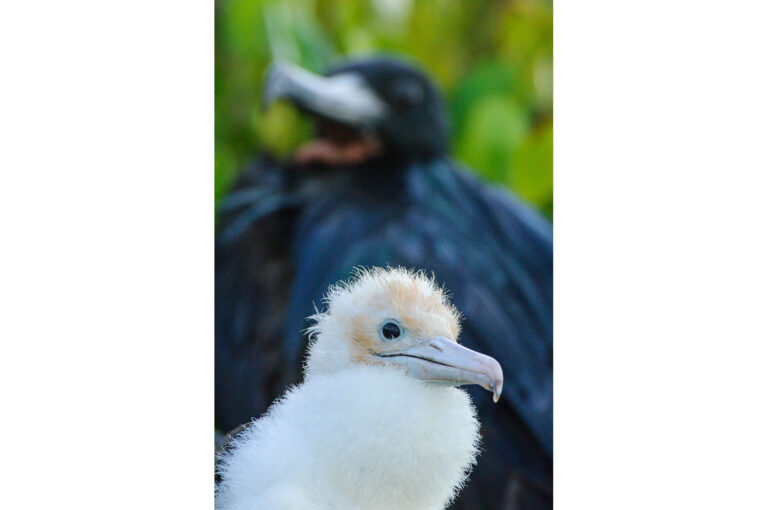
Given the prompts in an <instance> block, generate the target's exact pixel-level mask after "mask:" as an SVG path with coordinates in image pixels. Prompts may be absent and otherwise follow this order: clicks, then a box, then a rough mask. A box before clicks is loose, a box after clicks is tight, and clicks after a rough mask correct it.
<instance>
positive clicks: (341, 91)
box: [263, 62, 387, 129]
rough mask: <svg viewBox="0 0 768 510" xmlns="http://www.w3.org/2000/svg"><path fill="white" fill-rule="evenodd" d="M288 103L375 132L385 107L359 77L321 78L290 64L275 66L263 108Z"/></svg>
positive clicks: (347, 75)
mask: <svg viewBox="0 0 768 510" xmlns="http://www.w3.org/2000/svg"><path fill="white" fill-rule="evenodd" d="M278 99H286V100H288V101H290V102H292V103H294V104H295V105H296V106H298V107H299V108H303V109H304V110H307V111H309V112H310V113H313V114H315V115H320V116H322V117H326V118H328V119H331V120H334V121H337V122H340V123H342V124H347V125H349V126H352V127H356V128H369V129H372V128H374V127H375V126H376V125H377V124H378V123H379V122H380V121H381V120H382V119H383V118H384V116H385V114H386V112H387V106H386V104H385V103H384V102H383V101H382V100H381V99H380V98H379V97H378V96H377V95H376V93H375V92H374V91H373V90H372V89H371V88H370V87H369V86H368V85H367V84H366V82H365V80H364V79H363V78H362V77H361V76H360V75H358V74H356V73H351V72H350V73H343V74H338V75H334V76H328V77H326V76H320V75H317V74H314V73H311V72H309V71H306V70H304V69H302V68H300V67H298V66H295V65H293V64H289V63H287V62H279V63H275V64H273V65H272V67H271V69H270V70H269V72H268V74H267V82H266V87H265V90H264V97H263V105H264V107H265V108H266V107H268V106H269V105H271V104H272V103H273V102H275V101H276V100H278Z"/></svg>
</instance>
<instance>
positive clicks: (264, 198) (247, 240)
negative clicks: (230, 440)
mask: <svg viewBox="0 0 768 510" xmlns="http://www.w3.org/2000/svg"><path fill="white" fill-rule="evenodd" d="M264 97H265V102H266V103H267V104H269V103H271V102H272V101H274V100H276V99H279V98H282V99H286V100H288V101H290V102H292V103H293V104H295V105H296V106H297V107H299V108H300V109H301V110H303V111H304V112H306V113H307V114H309V115H311V116H313V117H314V118H315V119H316V120H317V125H318V130H317V137H316V138H315V139H314V140H312V141H310V142H309V143H308V144H306V145H305V146H304V147H302V148H300V149H299V150H298V151H297V153H296V154H295V155H294V157H293V158H292V160H291V161H290V162H278V161H275V160H273V159H269V158H262V159H259V160H258V161H256V162H255V163H254V164H253V165H251V166H250V167H249V168H248V169H247V170H246V172H245V173H244V175H243V176H242V178H241V179H240V181H239V183H238V184H237V185H236V186H235V189H234V190H233V191H232V192H231V193H230V195H229V196H228V197H227V198H226V199H225V201H224V202H223V204H222V206H221V208H220V217H219V225H218V232H217V244H216V424H217V427H219V428H220V429H222V430H230V429H232V428H234V427H237V426H238V425H240V424H242V423H244V422H247V421H249V420H250V419H251V418H252V417H255V416H259V415H260V414H261V413H263V412H264V411H265V410H266V408H267V406H268V405H269V404H270V403H271V402H272V401H273V400H274V399H275V398H276V397H278V396H279V395H280V394H281V393H282V392H283V391H284V390H285V388H286V387H287V386H288V385H289V384H294V383H297V382H299V380H300V370H301V363H302V359H303V356H304V350H305V347H306V344H307V338H306V335H305V334H304V333H303V332H302V330H303V329H304V328H305V327H306V325H307V324H306V322H305V318H306V317H307V316H309V315H311V314H312V313H314V310H313V309H312V308H310V307H308V306H307V303H313V302H314V303H317V304H318V305H319V304H320V303H321V298H322V295H323V292H324V291H325V290H326V288H327V287H328V285H329V284H330V283H333V282H336V281H338V280H340V279H344V278H346V277H348V276H349V274H350V272H351V271H352V269H353V268H354V267H356V266H386V265H391V266H397V265H400V266H405V267H410V268H417V269H425V270H427V271H430V272H434V274H435V276H436V277H437V279H438V280H439V281H441V282H443V283H444V284H445V286H446V288H447V289H448V290H449V291H450V292H451V293H452V295H453V297H452V300H453V302H454V303H455V305H456V306H457V307H458V309H459V310H460V311H461V312H462V313H463V315H464V317H465V320H464V324H463V332H462V335H461V341H462V343H463V344H464V345H466V346H467V347H469V348H470V349H473V350H477V351H480V352H485V353H488V354H489V355H491V356H493V357H494V358H496V359H497V360H498V361H499V362H500V363H501V365H502V367H503V369H504V378H505V387H504V393H503V395H502V401H501V402H500V403H499V404H498V405H493V404H492V403H491V401H490V399H487V398H482V396H481V395H480V393H479V392H480V391H482V390H477V389H472V388H470V389H469V392H470V394H471V395H472V397H473V400H474V402H475V404H476V405H477V407H478V412H479V415H480V422H481V423H482V431H481V432H482V435H483V450H484V451H483V453H482V455H481V456H480V458H479V461H478V465H477V467H476V468H475V470H474V472H473V474H472V475H471V476H470V481H469V483H468V485H467V487H466V488H465V489H464V490H463V491H462V493H461V496H460V497H459V498H458V500H457V501H456V502H455V503H454V505H453V506H452V508H456V509H459V508H461V509H469V508H472V509H478V508H493V509H498V508H516V509H517V508H524V509H538V508H551V506H552V228H551V225H550V224H549V223H548V222H547V221H545V220H543V219H542V218H541V217H540V216H539V215H538V214H537V213H535V212H534V211H532V210H531V209H530V208H529V207H527V206H526V205H524V204H523V203H521V202H520V201H519V200H518V199H517V198H516V197H514V196H513V195H511V194H509V193H507V192H505V191H501V190H497V189H493V188H491V187H489V186H487V185H485V184H483V183H481V182H480V181H479V180H478V179H476V178H475V177H473V176H471V175H470V174H469V173H467V172H465V171H464V170H462V169H461V168H460V167H459V166H458V165H457V164H456V163H454V162H452V161H451V160H450V159H449V157H448V154H447V153H448V137H449V134H448V123H447V119H446V113H445V107H444V104H443V101H442V99H441V97H440V95H439V94H438V92H437V90H436V89H435V87H434V86H433V85H432V83H431V82H430V81H429V80H428V79H427V78H426V77H425V76H424V74H423V73H422V72H420V71H419V70H417V69H416V68H414V67H413V66H411V65H409V64H407V63H405V62H403V61H400V60H397V59H392V58H368V59H363V60H356V61H351V62H347V63H344V64H342V65H340V66H337V67H335V68H333V69H332V70H331V71H330V72H328V73H327V74H326V76H318V75H314V74H312V73H309V72H307V71H304V70H302V69H300V68H298V67H295V66H293V65H288V64H278V65H275V66H274V67H273V69H272V70H271V72H270V73H269V77H268V80H267V84H266V90H265V94H264Z"/></svg>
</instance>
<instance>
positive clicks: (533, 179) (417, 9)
mask: <svg viewBox="0 0 768 510" xmlns="http://www.w3.org/2000/svg"><path fill="white" fill-rule="evenodd" d="M372 52H391V53H398V54H404V55H406V56H408V57H410V58H411V59H412V60H415V61H416V62H417V63H418V64H419V65H420V66H422V67H423V68H424V69H426V70H428V72H429V73H430V74H431V76H432V78H433V79H434V80H436V81H437V83H438V85H439V86H440V88H441V89H442V91H443V93H444V94H445V99H446V101H447V102H448V106H449V109H450V112H451V121H452V132H453V151H452V152H453V155H454V156H455V157H456V158H457V159H458V160H459V161H461V162H462V163H464V164H466V165H468V166H469V167H470V168H471V169H472V170H473V171H475V172H477V173H479V174H481V175H482V176H483V177H484V178H485V179H486V180H488V181H491V182H494V183H498V184H499V185H501V186H505V187H508V188H509V189H512V190H514V191H516V192H517V193H518V194H519V195H520V196H522V197H523V198H524V199H525V200H527V201H528V202H530V203H531V204H533V205H534V206H535V207H536V208H537V209H539V210H540V211H541V212H542V214H544V215H545V216H546V217H547V218H549V219H551V217H552V4H551V1H548V0H360V1H340V0H281V1H276V0H217V2H216V64H215V65H216V78H215V79H216V84H215V87H216V198H217V201H218V199H219V198H220V197H221V196H222V195H223V194H224V193H225V192H226V191H227V189H228V188H229V186H230V185H231V184H232V183H233V181H234V179H235V178H236V177H237V175H238V172H239V171H240V170H241V169H242V168H243V165H244V163H245V162H246V161H247V160H249V159H250V158H252V157H253V156H254V155H255V154H256V153H257V152H259V151H269V152H271V153H273V154H276V155H278V156H285V155H287V154H289V153H290V152H292V151H293V149H295V148H296V147H297V146H298V145H299V144H300V142H302V141H304V140H306V139H307V138H308V137H309V135H310V130H311V125H310V123H309V122H308V120H307V119H305V118H302V117H301V116H300V115H299V113H298V112H297V111H296V110H295V109H294V108H293V107H291V106H290V105H285V104H278V105H276V107H274V108H271V109H270V110H269V111H268V112H262V110H261V108H260V101H261V89H262V85H263V79H264V72H265V70H266V67H267V65H268V64H269V62H271V61H272V60H275V59H283V60H288V61H291V62H294V63H297V64H299V65H301V66H302V67H304V68H306V69H309V70H312V71H315V72H323V71H324V70H325V69H326V67H327V66H328V65H329V64H331V63H333V62H335V61H336V60H337V59H339V58H341V57H343V56H348V55H356V54H367V53H372Z"/></svg>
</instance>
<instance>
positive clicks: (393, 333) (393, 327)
mask: <svg viewBox="0 0 768 510" xmlns="http://www.w3.org/2000/svg"><path fill="white" fill-rule="evenodd" d="M402 334H403V330H402V329H401V328H400V326H398V325H397V324H395V323H394V322H385V323H384V325H383V326H382V327H381V335H382V336H383V337H384V338H386V339H387V340H395V339H397V338H400V335H402Z"/></svg>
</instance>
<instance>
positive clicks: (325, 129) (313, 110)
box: [264, 57, 449, 165]
mask: <svg viewBox="0 0 768 510" xmlns="http://www.w3.org/2000/svg"><path fill="white" fill-rule="evenodd" d="M277 99H285V100H287V101H289V102H291V103H293V104H295V105H296V106H297V107H299V108H300V109H301V110H303V111H305V112H307V113H308V114H310V115H312V116H313V117H315V118H316V119H317V121H318V134H319V136H318V138H317V139H316V140H314V141H313V142H311V143H310V144H307V145H306V146H305V147H303V148H302V149H301V150H300V151H299V153H298V155H297V159H298V160H300V161H304V162H313V161H317V162H321V163H326V164H338V165H344V164H356V163H362V162H364V161H366V160H368V159H372V158H377V157H390V158H398V159H405V160H413V159H429V158H432V157H436V156H440V155H443V154H445V153H446V152H447V150H448V138H449V133H448V132H449V129H448V120H447V115H446V111H445V105H444V103H443V99H442V98H441V96H440V93H439V92H438V90H437V89H436V88H435V86H434V85H433V84H432V82H431V81H430V80H429V78H427V76H426V75H425V74H424V73H423V72H421V71H420V70H418V69H417V68H415V67H414V66H412V65H411V64H408V63H406V62H404V61H402V60H398V59H394V58H391V57H375V58H364V59H359V60H351V61H347V62H345V63H343V64H340V65H338V66H335V67H333V68H331V69H330V70H329V71H328V72H327V73H326V75H325V76H320V75H316V74H313V73H311V72H309V71H306V70H304V69H302V68H300V67H297V66H295V65H293V64H288V63H275V64H274V65H273V66H272V68H271V70H270V71H269V73H268V77H267V83H266V89H265V91H264V104H265V105H266V106H268V105H270V104H271V103H273V102H274V101H276V100H277Z"/></svg>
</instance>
